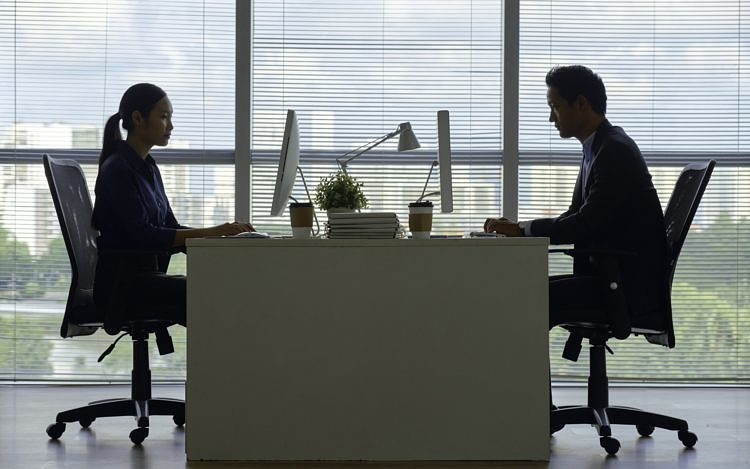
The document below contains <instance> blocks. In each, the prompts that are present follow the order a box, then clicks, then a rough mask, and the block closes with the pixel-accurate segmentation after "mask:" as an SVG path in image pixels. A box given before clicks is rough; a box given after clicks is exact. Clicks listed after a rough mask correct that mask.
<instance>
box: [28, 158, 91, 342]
mask: <svg viewBox="0 0 750 469" xmlns="http://www.w3.org/2000/svg"><path fill="white" fill-rule="evenodd" d="M42 160H43V163H44V173H45V175H46V176H47V183H48V184H49V189H50V193H51V195H52V201H53V202H54V205H55V212H56V213H57V220H58V222H59V223H60V229H61V230H62V235H63V240H64V241H65V248H66V250H67V251H68V258H69V260H70V267H71V274H72V275H71V285H70V291H69V293H68V302H67V305H66V308H65V317H64V318H63V324H62V327H61V328H60V335H62V336H63V337H72V336H76V335H87V334H93V333H94V332H95V331H96V329H97V328H98V325H97V324H92V323H96V322H100V321H101V318H100V317H99V314H98V311H97V309H96V306H95V305H94V300H93V289H94V274H95V272H96V259H97V249H96V237H97V235H98V232H97V230H95V229H94V228H93V227H92V226H91V214H92V212H93V208H92V205H91V196H90V195H89V189H88V185H87V184H86V178H85V176H84V174H83V170H82V169H81V166H80V165H79V164H78V163H76V162H75V161H73V160H61V159H55V158H52V157H50V156H49V155H44V156H43V157H42Z"/></svg>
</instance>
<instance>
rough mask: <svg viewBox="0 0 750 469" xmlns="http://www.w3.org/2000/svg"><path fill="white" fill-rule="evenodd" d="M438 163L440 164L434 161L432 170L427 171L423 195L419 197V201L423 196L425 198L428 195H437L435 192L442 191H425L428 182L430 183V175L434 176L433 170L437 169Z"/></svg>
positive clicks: (431, 166)
mask: <svg viewBox="0 0 750 469" xmlns="http://www.w3.org/2000/svg"><path fill="white" fill-rule="evenodd" d="M437 165H438V162H437V161H433V162H432V165H430V172H429V173H427V180H426V181H425V182H424V187H423V188H422V195H420V196H419V198H418V199H417V202H420V201H421V200H422V199H423V198H425V197H426V196H428V195H435V194H439V193H440V191H435V192H430V193H429V194H425V193H424V191H426V190H427V184H429V183H430V176H432V170H433V169H435V166H437Z"/></svg>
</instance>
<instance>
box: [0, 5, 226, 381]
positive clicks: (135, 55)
mask: <svg viewBox="0 0 750 469" xmlns="http://www.w3.org/2000/svg"><path fill="white" fill-rule="evenodd" d="M234 12H235V4H234V2H232V1H226V0H222V1H212V2H204V1H198V0H187V1H185V2H181V3H180V6H179V8H175V5H174V4H170V3H168V2H132V1H103V2H101V1H96V2H95V1H80V0H79V1H72V2H62V3H61V2H52V1H33V2H32V1H29V2H25V1H16V2H0V81H1V82H2V83H3V86H2V87H1V88H0V110H1V111H2V112H0V184H1V185H2V191H1V192H0V379H10V380H47V379H54V380H59V379H63V380H66V379H68V380H96V381H100V380H107V381H109V380H113V381H114V380H125V381H129V380H130V369H131V367H132V363H131V353H132V352H131V350H130V349H131V347H130V344H128V343H127V342H121V343H120V345H119V346H118V347H117V348H116V349H115V352H113V354H112V355H110V356H108V357H107V359H106V360H104V361H103V362H102V363H97V362H96V358H97V357H98V355H99V354H100V353H101V352H102V351H103V350H104V349H105V348H106V347H107V346H108V345H109V343H111V342H112V340H113V339H114V337H110V336H107V335H106V334H105V333H104V332H103V331H100V332H98V333H97V334H95V335H93V336H88V337H77V338H75V339H68V340H63V339H62V338H61V337H60V335H59V329H60V322H61V320H62V316H63V311H64V306H65V299H66V297H67V292H68V288H69V284H70V283H69V282H70V267H69V263H68V258H67V254H66V252H65V248H64V245H63V242H62V237H61V234H60V230H59V225H58V222H57V218H56V216H55V213H54V208H53V206H52V199H51V197H50V195H49V189H48V186H47V182H46V179H45V178H44V171H43V169H42V165H41V155H42V153H50V154H51V155H52V156H56V157H64V158H65V157H67V158H73V159H76V160H78V161H79V162H81V163H82V164H83V167H84V170H85V172H86V175H87V180H88V184H89V189H90V190H91V191H93V188H94V181H95V178H96V159H97V158H98V153H99V148H100V147H101V138H102V129H103V126H104V123H105V121H106V119H107V118H108V117H109V116H110V115H111V114H114V113H115V112H117V109H118V105H119V101H120V98H121V96H122V93H123V92H124V91H125V90H126V89H127V88H128V87H129V86H130V85H132V84H135V83H138V82H142V81H147V82H151V83H155V84H157V85H159V86H161V87H162V88H163V89H164V90H165V91H166V92H167V94H168V95H169V98H170V100H171V101H172V104H173V107H174V116H173V121H174V126H175V129H174V131H173V134H172V136H173V138H172V140H171V142H170V145H169V146H168V147H167V149H158V148H155V149H154V151H153V152H152V154H153V155H154V157H155V158H156V159H157V161H158V162H159V165H160V168H161V172H162V176H163V179H164V183H165V186H166V191H167V194H168V195H169V197H170V202H171V205H172V207H173V209H174V211H175V214H176V216H177V218H178V220H180V222H181V223H183V224H186V225H192V226H208V225H213V224H217V223H220V222H224V221H227V220H229V219H231V218H233V213H234V169H233V166H232V164H233V163H234V63H235V54H234V28H235V25H234ZM123 135H125V132H124V131H123ZM92 197H93V194H92ZM170 271H171V272H173V273H184V271H185V259H184V256H174V257H173V262H172V265H171V266H170ZM171 332H172V335H173V338H174V339H175V347H176V349H177V351H176V353H175V354H173V355H167V356H165V357H161V356H159V355H158V354H157V353H153V354H152V355H151V368H152V371H153V376H154V379H178V380H183V379H184V372H185V369H184V367H185V347H184V337H185V334H184V329H183V328H179V327H174V328H171ZM152 345H153V344H152Z"/></svg>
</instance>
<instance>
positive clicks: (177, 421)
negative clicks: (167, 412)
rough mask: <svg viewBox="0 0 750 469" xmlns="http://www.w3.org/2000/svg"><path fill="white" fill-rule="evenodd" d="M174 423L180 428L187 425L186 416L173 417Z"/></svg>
mask: <svg viewBox="0 0 750 469" xmlns="http://www.w3.org/2000/svg"><path fill="white" fill-rule="evenodd" d="M172 421H173V422H174V424H175V425H177V426H178V427H181V426H183V425H185V414H178V415H174V416H173V417H172Z"/></svg>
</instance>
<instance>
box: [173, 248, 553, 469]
mask: <svg viewBox="0 0 750 469" xmlns="http://www.w3.org/2000/svg"><path fill="white" fill-rule="evenodd" d="M187 246H188V269H187V270H188V311H187V322H188V324H189V327H188V344H187V347H188V350H187V385H186V404H187V409H186V412H187V426H186V451H187V457H188V459H189V460H254V461H262V460H286V461H301V460H368V461H416V460H422V461H426V460H453V461H456V460H483V461H487V460H546V459H549V411H548V405H549V382H548V381H549V375H548V369H549V364H548V348H547V344H548V339H547V324H548V319H547V239H546V238H522V239H518V238H504V239H503V238H500V239H430V240H408V239H403V240H328V239H311V240H292V239H196V240H189V241H188V243H187Z"/></svg>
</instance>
